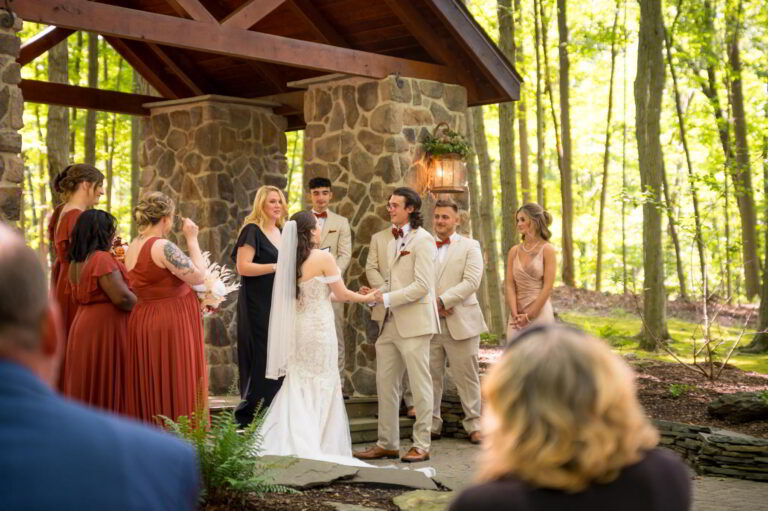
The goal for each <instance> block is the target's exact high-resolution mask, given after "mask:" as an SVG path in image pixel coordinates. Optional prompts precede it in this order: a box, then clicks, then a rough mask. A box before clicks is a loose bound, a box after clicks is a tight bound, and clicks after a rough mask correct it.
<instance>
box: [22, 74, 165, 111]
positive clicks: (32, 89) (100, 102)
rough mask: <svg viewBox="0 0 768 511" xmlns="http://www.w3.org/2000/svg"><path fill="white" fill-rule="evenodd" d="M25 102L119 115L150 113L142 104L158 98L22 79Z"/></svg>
mask: <svg viewBox="0 0 768 511" xmlns="http://www.w3.org/2000/svg"><path fill="white" fill-rule="evenodd" d="M19 87H20V88H21V93H22V95H23V96H24V101H27V102H29V103H45V104H47V105H60V106H67V107H74V108H88V109H91V110H102V111H105V112H116V113H119V114H132V115H149V110H147V109H146V108H144V107H143V106H142V105H144V104H145V103H152V102H154V101H158V100H159V99H162V98H158V97H155V96H143V95H141V94H129V93H127V92H115V91H109V90H101V89H93V88H89V87H78V86H76V85H67V84H64V83H54V82H42V81H38V80H22V81H21V83H20V84H19Z"/></svg>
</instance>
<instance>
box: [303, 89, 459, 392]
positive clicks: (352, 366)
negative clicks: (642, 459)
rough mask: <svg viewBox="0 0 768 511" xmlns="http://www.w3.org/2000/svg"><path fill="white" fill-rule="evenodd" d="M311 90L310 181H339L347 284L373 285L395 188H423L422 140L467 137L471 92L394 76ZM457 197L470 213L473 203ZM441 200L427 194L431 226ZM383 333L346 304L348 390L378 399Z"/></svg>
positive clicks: (307, 111) (363, 311)
mask: <svg viewBox="0 0 768 511" xmlns="http://www.w3.org/2000/svg"><path fill="white" fill-rule="evenodd" d="M305 84H307V85H308V90H307V93H306V94H307V95H306V98H305V101H304V118H305V121H306V122H307V128H306V132H305V135H306V138H305V145H304V159H305V166H304V180H305V183H306V182H307V181H308V180H309V179H311V178H313V177H315V176H324V177H328V178H329V179H330V180H331V182H332V183H333V193H334V204H333V206H332V208H333V209H334V210H335V211H336V212H337V213H339V214H341V215H343V216H345V217H347V218H348V219H349V223H350V227H351V229H352V236H353V244H352V262H351V264H350V267H349V269H348V271H347V275H346V279H345V280H346V282H347V285H348V286H349V287H350V288H352V289H357V288H358V287H359V286H361V285H363V284H365V283H366V281H365V272H364V269H365V261H366V259H367V256H368V244H369V242H370V239H371V235H372V234H374V233H375V232H377V231H379V230H381V229H384V228H385V227H387V226H388V225H389V214H388V213H387V208H386V202H387V199H388V198H389V195H390V194H391V192H392V190H394V189H395V188H396V187H398V186H410V187H412V188H415V189H417V190H419V191H421V190H422V188H423V184H422V183H423V176H424V172H423V165H422V163H421V160H422V157H423V149H422V146H421V144H420V142H421V140H423V137H424V136H425V135H426V134H427V133H430V132H431V131H432V130H433V129H434V127H435V125H436V124H437V123H439V122H447V123H448V124H449V126H450V127H451V128H452V129H454V130H456V131H459V132H461V133H466V109H467V94H466V90H465V89H464V88H463V87H461V86H458V85H446V84H442V83H438V82H432V81H427V80H416V79H410V78H402V79H398V78H396V77H394V76H390V77H387V78H384V79H381V80H372V79H367V78H346V79H334V80H332V81H326V82H315V83H311V82H309V83H307V82H305ZM463 195H466V194H463ZM454 198H455V199H457V200H458V201H459V202H460V203H462V204H464V205H465V206H464V207H465V208H466V197H454ZM434 200H435V198H434V197H432V196H428V195H424V202H425V207H424V208H423V213H424V214H425V218H426V219H427V222H425V223H427V224H428V225H431V209H430V205H433V204H434ZM432 207H433V206H432ZM465 224H466V225H468V222H465ZM377 333H378V332H377V328H376V324H375V323H374V322H372V321H370V313H369V311H368V308H367V307H362V306H359V305H347V307H346V329H345V342H346V354H347V359H346V378H345V382H344V386H345V392H347V393H350V394H351V393H353V392H354V393H355V394H357V395H372V394H375V393H376V375H375V372H374V371H375V349H374V344H373V343H374V341H375V340H376V337H377Z"/></svg>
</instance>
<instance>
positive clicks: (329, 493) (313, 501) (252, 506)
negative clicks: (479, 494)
mask: <svg viewBox="0 0 768 511" xmlns="http://www.w3.org/2000/svg"><path fill="white" fill-rule="evenodd" d="M407 491H409V490H404V489H403V488H390V487H383V486H362V485H358V484H334V485H332V486H325V487H322V488H315V489H311V490H304V491H303V492H301V493H268V494H266V495H263V496H261V497H252V498H249V499H248V500H247V501H246V502H245V503H243V504H237V503H235V504H231V503H230V504H227V505H207V506H205V507H204V508H202V511H255V510H258V511H334V510H335V509H336V508H335V507H334V506H332V505H331V504H329V502H338V503H344V504H354V505H357V506H365V507H370V508H374V509H385V510H388V511H389V510H393V511H397V509H398V507H397V506H395V505H394V504H393V503H392V499H393V498H395V497H397V496H398V495H401V494H403V493H405V492H407Z"/></svg>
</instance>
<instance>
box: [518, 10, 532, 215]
mask: <svg viewBox="0 0 768 511" xmlns="http://www.w3.org/2000/svg"><path fill="white" fill-rule="evenodd" d="M522 27H523V10H522V7H521V6H520V0H515V28H516V34H515V35H516V39H517V40H516V41H515V64H516V66H517V70H518V72H520V73H521V74H525V71H524V67H525V56H524V54H523V30H522ZM517 119H518V136H519V138H520V187H521V188H522V189H523V204H527V203H529V202H531V171H530V165H529V161H528V160H529V154H530V149H529V147H528V115H527V112H526V108H525V90H521V91H520V101H518V102H517Z"/></svg>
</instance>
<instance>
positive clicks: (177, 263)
mask: <svg viewBox="0 0 768 511" xmlns="http://www.w3.org/2000/svg"><path fill="white" fill-rule="evenodd" d="M174 211H175V206H174V203H173V201H172V200H171V199H170V198H169V197H168V196H167V195H165V194H163V193H160V192H151V193H148V194H146V195H145V196H144V197H143V198H142V199H141V200H140V201H139V204H138V205H137V206H136V208H135V209H134V216H135V218H136V223H137V225H138V227H139V236H138V237H137V238H136V239H134V240H133V242H131V244H130V245H129V247H128V249H127V251H126V254H125V264H126V267H127V268H128V270H129V271H128V277H129V279H130V281H131V286H132V287H133V290H134V292H135V293H136V296H137V297H138V300H139V301H138V303H137V305H136V307H134V309H133V312H132V313H131V318H130V320H129V323H128V356H127V363H126V375H125V400H126V403H125V404H126V413H127V414H128V415H130V416H133V417H136V418H138V419H140V420H143V421H146V422H154V423H156V424H161V421H160V420H159V419H158V418H157V416H158V415H163V416H166V417H169V418H171V419H173V420H176V419H177V418H178V417H179V416H181V415H186V416H188V417H190V416H191V415H192V414H193V413H195V412H196V411H198V410H200V411H205V410H207V402H208V375H207V370H206V366H205V354H204V352H203V324H202V317H201V314H200V305H199V303H198V300H197V295H196V293H195V292H194V291H193V290H192V288H191V287H190V285H197V284H201V283H202V282H203V279H204V275H205V274H204V265H203V257H202V254H201V252H200V245H199V243H198V241H197V233H198V228H197V225H195V223H194V222H192V221H191V220H190V219H188V218H185V219H184V221H183V227H182V230H183V234H184V237H185V238H186V242H187V247H188V248H189V257H187V256H186V255H185V254H184V253H183V252H182V251H181V250H180V249H179V247H177V246H176V245H175V244H174V243H172V242H171V241H169V240H166V239H165V236H167V235H168V233H170V231H171V228H172V227H173V218H174Z"/></svg>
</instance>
